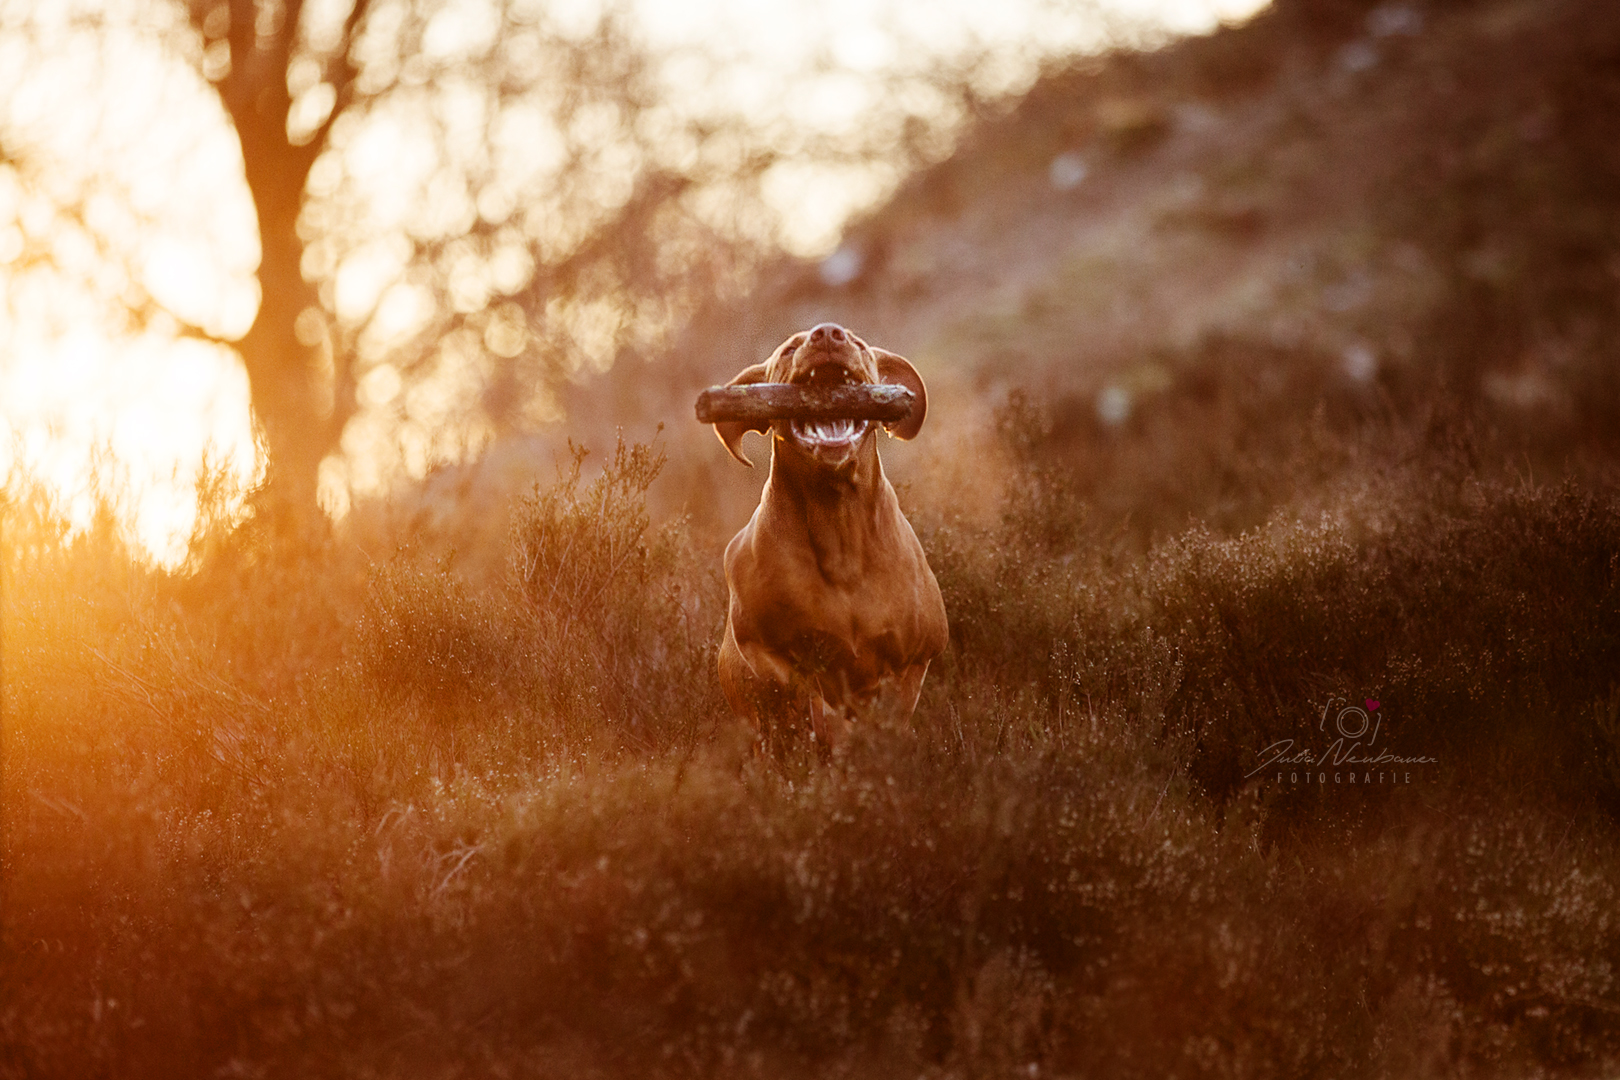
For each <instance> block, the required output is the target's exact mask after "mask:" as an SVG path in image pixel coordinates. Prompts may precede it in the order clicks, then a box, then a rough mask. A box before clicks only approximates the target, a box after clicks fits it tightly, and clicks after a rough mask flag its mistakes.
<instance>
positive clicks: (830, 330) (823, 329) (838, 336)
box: [810, 322, 849, 345]
mask: <svg viewBox="0 0 1620 1080" xmlns="http://www.w3.org/2000/svg"><path fill="white" fill-rule="evenodd" d="M848 336H849V335H848V334H847V333H846V332H845V330H844V328H843V327H842V326H839V325H838V324H837V323H830V322H824V323H822V324H821V325H819V326H816V327H813V328H812V329H811V331H810V340H811V341H812V342H813V343H815V344H818V345H819V344H821V343H822V342H823V341H828V340H830V341H832V342H833V343H834V344H837V345H842V344H843V343H844V339H845V338H847V337H848Z"/></svg>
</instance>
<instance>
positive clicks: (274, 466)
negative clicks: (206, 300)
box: [194, 0, 365, 516]
mask: <svg viewBox="0 0 1620 1080" xmlns="http://www.w3.org/2000/svg"><path fill="white" fill-rule="evenodd" d="M302 6H303V5H302V2H301V0H286V2H285V4H284V5H283V8H282V12H281V24H280V25H279V26H275V27H267V26H265V25H263V22H262V20H261V19H260V15H261V14H262V13H261V11H260V8H259V5H257V4H256V3H255V2H254V0H230V8H231V21H230V31H229V41H230V46H231V70H230V73H229V74H228V75H226V76H225V78H224V79H223V80H222V81H221V82H220V84H219V92H220V97H221V99H222V100H223V102H224V104H225V108H226V110H227V111H228V112H229V113H230V116H231V120H232V122H233V123H234V125H235V127H236V133H237V138H238V139H240V140H241V144H242V162H243V165H244V168H245V170H246V173H247V184H248V190H249V191H250V192H251V194H252V196H253V204H254V208H255V210H256V211H257V214H258V222H259V244H260V249H261V255H260V261H259V272H258V276H259V289H260V300H259V311H258V314H257V315H256V316H255V317H254V320H253V325H252V327H250V328H249V330H248V332H247V334H246V335H245V336H244V337H243V338H242V339H241V341H239V342H237V343H236V348H237V350H238V352H240V353H241V356H242V363H243V366H244V367H246V369H247V375H248V383H249V386H250V388H251V395H252V405H253V416H254V420H255V422H256V423H257V425H258V427H259V430H260V432H261V433H262V436H263V439H264V447H265V451H266V453H267V454H268V456H269V477H270V488H271V492H270V493H271V496H272V501H273V503H274V504H275V505H277V506H278V507H279V508H283V509H287V510H291V511H293V512H295V513H297V514H300V515H304V514H307V515H311V516H313V515H315V514H317V513H318V506H317V504H316V484H317V479H318V476H319V471H320V464H321V461H322V459H323V458H325V457H326V456H327V455H328V454H330V453H331V452H333V451H334V450H336V449H337V447H338V442H339V439H340V437H341V436H342V433H343V425H344V423H345V422H346V421H347V420H348V417H349V415H350V414H351V413H352V412H353V407H354V405H353V397H354V395H353V392H352V387H351V386H350V385H349V383H350V380H349V379H347V378H343V377H340V376H342V375H343V374H346V372H347V364H346V363H345V359H346V358H339V357H334V358H333V365H332V366H333V369H334V371H333V373H332V374H330V375H328V374H327V373H325V372H322V371H321V370H320V360H321V356H320V353H319V352H318V351H317V348H313V347H311V346H308V345H305V344H304V343H303V342H301V341H299V335H298V329H297V326H298V317H299V315H301V314H302V313H303V312H304V311H305V309H308V308H313V309H314V310H315V311H316V312H317V313H318V312H319V311H320V307H319V297H318V294H317V292H316V290H315V289H314V288H313V287H311V286H310V284H309V283H308V282H306V281H305V280H304V275H303V269H302V263H303V257H304V241H303V239H302V238H301V237H300V236H299V235H298V213H299V210H300V209H301V207H302V206H303V202H304V186H305V182H306V181H307V180H308V178H309V170H310V166H311V165H313V164H314V163H315V158H316V156H317V155H318V154H319V153H320V149H321V147H322V145H323V144H324V142H325V136H326V133H327V131H328V130H329V125H323V127H322V129H321V130H320V131H319V132H318V133H317V135H316V137H315V138H313V139H311V140H310V141H309V142H308V143H307V144H305V145H301V146H300V145H294V144H293V143H292V142H290V141H289V139H288V136H287V114H288V112H289V111H290V109H291V107H292V98H291V95H290V94H289V92H288V88H287V68H288V64H289V62H290V60H291V59H292V55H293V48H294V43H295V42H296V40H297V28H298V20H299V15H300V12H301V8H302ZM364 6H365V4H364V0H357V2H356V4H355V13H354V15H353V16H352V17H351V18H350V20H349V23H348V26H347V27H346V28H345V29H346V31H352V29H353V26H354V23H355V22H356V21H357V20H358V18H359V16H360V13H361V11H362V10H363V9H364ZM194 10H196V9H195V8H194ZM260 31H268V32H265V33H261V32H260ZM344 44H345V51H346V48H347V33H346V35H345V43H344ZM346 65H347V61H346V60H345V61H344V71H343V74H344V75H345V76H351V75H352V72H351V71H349V70H348V69H347V66H346ZM334 112H335V110H334ZM323 376H324V377H323Z"/></svg>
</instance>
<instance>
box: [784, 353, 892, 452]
mask: <svg viewBox="0 0 1620 1080" xmlns="http://www.w3.org/2000/svg"><path fill="white" fill-rule="evenodd" d="M793 381H794V382H795V383H796V384H798V385H800V386H812V387H831V386H846V385H851V384H855V383H859V382H860V381H861V380H860V379H857V378H856V377H855V375H854V373H853V372H851V371H850V370H849V369H848V368H847V367H845V366H844V365H843V364H840V363H838V362H837V361H830V362H828V363H824V364H817V365H816V366H815V367H813V368H811V369H810V370H809V371H808V372H806V373H804V374H803V375H801V376H800V377H799V378H797V379H794V380H793ZM871 426H872V421H870V420H847V419H844V420H794V421H792V422H791V423H790V425H789V427H790V430H792V432H793V438H794V441H796V442H797V443H799V445H801V446H803V447H804V448H805V449H807V450H811V451H816V450H821V451H837V450H841V449H845V448H848V447H851V446H854V445H855V444H856V443H858V442H860V441H861V440H862V439H863V438H865V437H866V432H867V430H868V429H869V428H870V427H871Z"/></svg>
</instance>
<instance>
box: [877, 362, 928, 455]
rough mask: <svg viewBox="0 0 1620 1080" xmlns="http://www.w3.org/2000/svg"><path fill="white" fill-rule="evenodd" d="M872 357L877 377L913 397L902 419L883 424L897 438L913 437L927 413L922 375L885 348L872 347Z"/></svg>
mask: <svg viewBox="0 0 1620 1080" xmlns="http://www.w3.org/2000/svg"><path fill="white" fill-rule="evenodd" d="M869 347H870V346H869ZM872 358H873V359H874V360H876V361H877V369H878V378H879V379H881V380H882V381H883V382H886V383H890V384H892V385H894V386H903V387H905V388H906V389H907V390H910V391H911V393H912V395H913V398H914V400H913V401H912V403H911V411H910V412H909V413H907V414H906V418H905V419H904V420H896V421H895V422H894V423H892V424H885V425H884V426H885V427H887V428H888V429H889V434H890V435H893V436H894V437H895V438H897V439H915V438H916V437H917V432H919V431H921V430H922V426H923V417H925V416H927V415H928V388H927V387H926V386H924V385H923V381H922V376H921V375H919V374H917V369H916V368H914V367H912V366H911V361H909V360H907V359H906V358H905V357H903V356H900V355H899V354H897V353H892V352H890V351H889V350H887V349H879V348H875V347H873V348H872Z"/></svg>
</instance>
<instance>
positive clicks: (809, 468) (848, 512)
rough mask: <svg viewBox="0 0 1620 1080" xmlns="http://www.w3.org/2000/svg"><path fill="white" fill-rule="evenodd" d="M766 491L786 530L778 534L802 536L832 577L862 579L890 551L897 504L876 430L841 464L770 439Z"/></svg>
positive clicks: (771, 510)
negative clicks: (872, 562)
mask: <svg viewBox="0 0 1620 1080" xmlns="http://www.w3.org/2000/svg"><path fill="white" fill-rule="evenodd" d="M765 495H766V498H765V500H764V503H765V505H766V506H768V507H769V511H768V512H769V513H771V514H772V515H773V516H779V519H780V524H781V526H782V527H783V530H784V531H778V532H776V535H786V536H802V537H804V538H805V539H806V540H807V541H808V543H809V546H810V549H811V550H812V551H813V552H814V554H815V558H816V563H817V565H818V566H819V567H820V568H821V572H822V574H823V576H824V577H826V578H827V579H828V581H830V582H835V583H837V582H845V581H849V582H853V581H858V580H860V578H861V575H862V574H863V573H865V572H866V570H867V564H868V562H869V561H870V560H871V559H873V558H874V557H877V556H879V555H882V554H883V553H885V552H887V551H888V550H889V546H890V545H887V544H885V542H884V541H885V539H886V537H887V535H888V532H889V530H890V529H891V528H892V523H891V522H890V521H889V520H888V519H889V517H890V516H891V514H892V512H894V511H896V510H897V509H898V503H897V502H896V500H895V496H894V489H893V488H892V487H891V486H890V485H889V481H888V478H887V477H886V476H884V474H883V463H882V461H881V460H879V458H878V452H877V433H876V432H873V433H872V434H871V435H868V436H867V438H866V439H865V440H863V441H862V444H861V446H860V448H859V450H858V451H857V452H856V454H855V457H854V460H852V461H851V462H850V463H849V464H848V465H847V466H846V467H844V468H840V469H830V468H828V467H826V466H825V465H822V464H820V463H818V462H816V461H814V460H812V459H811V458H810V457H809V456H808V455H806V454H804V453H803V452H802V451H799V450H797V449H796V448H795V447H793V446H791V445H784V443H783V441H782V440H780V439H772V447H771V474H770V477H769V479H767V480H766V482H765Z"/></svg>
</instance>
